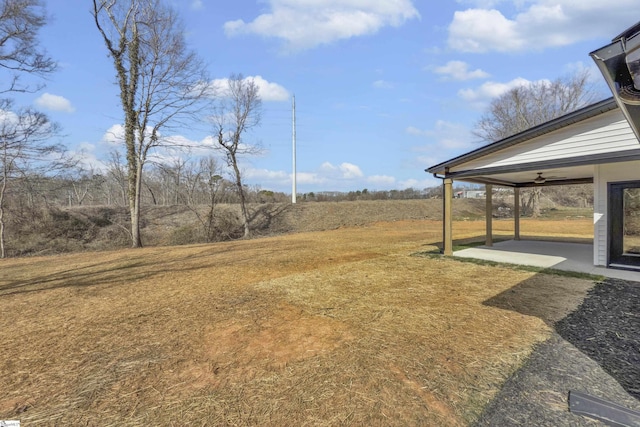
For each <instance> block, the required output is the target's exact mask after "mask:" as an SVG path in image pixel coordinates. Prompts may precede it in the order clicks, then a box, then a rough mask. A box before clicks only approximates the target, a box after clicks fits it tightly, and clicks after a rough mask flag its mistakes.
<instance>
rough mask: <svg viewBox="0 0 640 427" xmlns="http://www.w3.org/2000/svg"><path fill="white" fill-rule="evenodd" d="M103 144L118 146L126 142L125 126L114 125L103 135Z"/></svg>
mask: <svg viewBox="0 0 640 427" xmlns="http://www.w3.org/2000/svg"><path fill="white" fill-rule="evenodd" d="M102 142H106V143H107V144H110V145H117V144H121V143H122V142H124V126H122V125H113V126H111V127H110V128H109V129H107V131H106V132H105V133H104V135H102Z"/></svg>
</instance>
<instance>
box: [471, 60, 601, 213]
mask: <svg viewBox="0 0 640 427" xmlns="http://www.w3.org/2000/svg"><path fill="white" fill-rule="evenodd" d="M595 98H596V94H595V93H594V91H593V90H592V88H591V86H590V85H589V72H588V71H582V72H578V73H576V74H574V75H571V76H568V77H560V78H558V79H556V80H553V81H550V82H547V81H541V82H537V83H532V84H530V85H523V86H518V87H515V88H513V89H511V90H509V91H508V92H506V93H505V94H503V95H501V96H499V97H498V98H496V99H494V100H493V101H492V102H491V104H490V105H489V108H488V111H487V112H486V113H485V114H484V115H483V116H482V117H481V118H480V120H479V121H478V122H477V123H476V126H475V129H474V131H473V134H474V135H476V136H477V137H479V138H481V139H482V140H483V141H485V142H494V141H499V140H501V139H504V138H507V137H509V136H511V135H515V134H516V133H519V132H522V131H525V130H527V129H529V128H532V127H534V126H537V125H540V124H542V123H546V122H548V121H550V120H553V119H555V118H557V117H560V116H563V115H565V114H568V113H570V112H572V111H575V110H577V109H579V108H581V107H584V106H586V105H588V104H590V103H592V102H594V101H595ZM526 193H527V194H528V197H523V198H522V210H523V213H527V212H529V213H531V215H532V216H533V217H537V216H539V215H540V196H541V194H542V189H541V188H538V187H535V188H531V189H529V190H528V191H527V192H526Z"/></svg>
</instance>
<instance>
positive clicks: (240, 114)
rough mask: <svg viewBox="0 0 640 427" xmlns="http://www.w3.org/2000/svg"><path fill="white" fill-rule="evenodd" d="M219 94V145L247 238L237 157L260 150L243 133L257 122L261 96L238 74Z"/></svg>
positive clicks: (244, 198)
mask: <svg viewBox="0 0 640 427" xmlns="http://www.w3.org/2000/svg"><path fill="white" fill-rule="evenodd" d="M220 97H221V100H220V101H219V103H218V105H217V107H216V110H215V115H214V123H215V132H216V137H217V142H218V148H219V149H221V150H222V151H223V152H224V153H225V155H226V159H227V165H228V166H229V167H230V168H231V169H232V174H233V180H234V183H235V185H236V190H237V192H238V197H239V199H240V210H241V212H242V222H243V226H244V237H245V238H247V237H249V236H250V235H251V229H250V226H249V212H248V209H247V193H246V190H245V188H244V186H243V184H242V173H241V171H240V164H239V157H240V156H242V155H246V154H252V153H256V152H258V151H259V147H258V146H257V145H256V144H248V143H246V142H245V141H244V139H243V137H244V135H245V134H246V133H247V132H249V131H251V130H252V129H254V128H255V127H257V126H258V125H260V119H261V113H262V111H261V109H262V100H261V99H260V94H259V90H258V86H257V85H256V83H255V81H254V80H253V79H251V78H246V79H245V78H244V77H243V76H242V75H241V74H235V75H232V76H231V77H230V78H229V79H227V87H225V88H224V89H223V90H222V93H220Z"/></svg>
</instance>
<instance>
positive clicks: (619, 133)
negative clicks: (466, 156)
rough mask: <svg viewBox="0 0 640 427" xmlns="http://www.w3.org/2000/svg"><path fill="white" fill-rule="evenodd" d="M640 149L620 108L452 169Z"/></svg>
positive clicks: (481, 167) (489, 166)
mask: <svg viewBox="0 0 640 427" xmlns="http://www.w3.org/2000/svg"><path fill="white" fill-rule="evenodd" d="M638 148H640V143H638V140H637V138H636V137H635V135H634V134H633V131H632V130H631V127H630V126H629V124H628V123H627V121H626V120H625V118H624V116H623V115H622V113H621V112H620V110H618V109H616V110H613V111H609V112H607V113H604V114H601V115H599V116H596V117H593V118H591V119H588V120H585V121H582V122H579V123H575V124H573V125H570V126H567V127H564V128H562V129H559V130H557V131H554V132H551V133H548V134H546V135H542V136H539V137H537V138H534V139H532V140H530V141H527V142H524V143H521V144H517V145H515V146H512V147H508V148H505V149H504V150H501V151H499V152H495V153H491V154H488V155H487V156H484V157H482V158H479V159H475V160H471V161H469V162H467V163H464V164H461V165H458V166H456V167H454V168H451V172H456V171H463V170H470V169H483V168H491V167H496V166H507V165H517V164H526V163H530V162H538V161H545V160H549V159H568V158H572V157H581V156H588V155H594V154H603V153H612V152H619V151H627V150H633V149H638Z"/></svg>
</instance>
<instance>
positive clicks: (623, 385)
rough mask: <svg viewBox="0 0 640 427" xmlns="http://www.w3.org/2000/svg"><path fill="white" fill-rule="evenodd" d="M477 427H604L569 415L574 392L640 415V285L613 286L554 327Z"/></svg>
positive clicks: (597, 290)
mask: <svg viewBox="0 0 640 427" xmlns="http://www.w3.org/2000/svg"><path fill="white" fill-rule="evenodd" d="M555 329H556V333H554V334H553V336H552V337H551V338H550V339H549V340H547V341H546V342H544V343H542V344H540V345H539V346H537V347H536V349H535V351H534V353H533V354H532V355H531V357H530V358H529V360H528V361H527V363H525V365H524V366H523V367H522V368H521V369H520V370H518V371H517V372H516V373H515V374H514V375H513V376H512V377H511V378H509V380H507V382H506V383H505V385H504V387H503V388H502V390H501V391H500V393H499V394H498V395H497V396H496V398H495V399H494V400H493V401H492V402H491V403H490V404H489V405H488V406H487V408H486V409H485V411H484V413H483V414H482V416H481V417H480V419H479V420H478V422H477V424H476V425H477V426H497V425H511V426H514V425H521V426H529V425H535V426H560V425H571V426H583V425H584V426H597V425H603V424H602V423H600V422H598V421H594V420H591V419H588V418H585V417H582V416H579V415H576V414H573V413H570V412H569V411H568V402H567V400H568V393H569V391H570V390H576V391H581V392H585V393H588V394H591V395H594V396H598V397H600V398H602V399H605V400H609V401H612V402H615V403H617V404H619V405H622V406H625V407H627V408H630V409H634V410H636V411H640V400H638V399H640V283H638V282H630V281H623V280H616V279H607V280H606V281H604V282H603V283H598V284H597V285H596V286H595V287H594V288H593V289H592V290H591V291H590V292H589V294H588V296H587V297H586V298H585V300H584V301H583V303H582V304H581V305H580V306H579V307H578V309H577V310H576V311H574V312H573V313H571V314H569V315H568V316H567V317H565V318H564V319H562V320H560V321H559V322H557V323H556V325H555Z"/></svg>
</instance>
